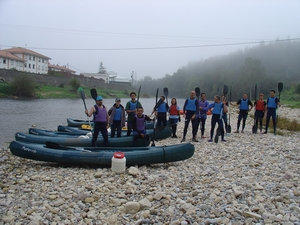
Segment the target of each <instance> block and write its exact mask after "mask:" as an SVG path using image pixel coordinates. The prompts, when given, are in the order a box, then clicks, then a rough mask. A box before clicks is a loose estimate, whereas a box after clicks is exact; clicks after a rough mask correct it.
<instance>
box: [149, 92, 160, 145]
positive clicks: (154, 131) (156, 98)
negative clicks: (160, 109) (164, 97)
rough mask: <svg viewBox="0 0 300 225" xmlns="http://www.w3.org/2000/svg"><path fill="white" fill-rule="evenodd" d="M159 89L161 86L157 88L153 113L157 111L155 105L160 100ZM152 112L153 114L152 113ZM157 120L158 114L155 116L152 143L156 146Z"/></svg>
mask: <svg viewBox="0 0 300 225" xmlns="http://www.w3.org/2000/svg"><path fill="white" fill-rule="evenodd" d="M158 91H159V88H157V89H156V95H155V106H154V109H153V112H152V114H153V113H154V111H155V107H156V106H157V100H158ZM152 114H151V115H152ZM155 121H156V116H154V121H153V122H154V127H153V128H154V130H153V138H152V144H151V146H155V143H154V140H155V135H156V124H155Z"/></svg>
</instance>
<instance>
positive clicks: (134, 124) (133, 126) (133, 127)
mask: <svg viewBox="0 0 300 225" xmlns="http://www.w3.org/2000/svg"><path fill="white" fill-rule="evenodd" d="M132 129H133V130H134V131H137V130H136V117H134V118H133V121H132Z"/></svg>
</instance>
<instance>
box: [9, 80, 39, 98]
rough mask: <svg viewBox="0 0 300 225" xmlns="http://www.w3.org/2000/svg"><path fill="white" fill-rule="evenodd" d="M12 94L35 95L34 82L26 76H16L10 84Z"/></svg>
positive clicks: (28, 96)
mask: <svg viewBox="0 0 300 225" xmlns="http://www.w3.org/2000/svg"><path fill="white" fill-rule="evenodd" d="M10 89H11V93H12V95H15V96H18V97H26V98H32V97H34V96H35V83H34V81H33V80H32V79H31V78H29V77H26V76H20V77H16V78H15V79H14V80H13V81H12V83H11V85H10Z"/></svg>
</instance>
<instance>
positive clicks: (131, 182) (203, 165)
mask: <svg viewBox="0 0 300 225" xmlns="http://www.w3.org/2000/svg"><path fill="white" fill-rule="evenodd" d="M284 110H285V109H284V108H283V109H281V110H280V111H281V112H280V113H284ZM290 111H291V115H292V116H293V117H292V118H295V119H297V120H299V110H290ZM232 113H233V112H232ZM236 119H237V114H236V113H235V114H232V116H231V125H232V131H234V130H235V128H236ZM252 124H253V119H251V118H250V117H249V118H248V123H247V126H246V128H245V133H243V134H241V133H240V134H234V133H231V134H230V135H226V136H225V139H226V140H227V142H226V143H223V142H219V143H218V144H215V143H208V139H207V138H206V139H202V140H199V142H197V143H193V144H194V145H195V154H194V156H193V157H192V158H190V159H188V160H185V161H181V162H174V163H168V164H157V165H152V166H142V167H130V168H128V169H127V170H126V172H125V173H123V174H115V173H113V172H111V170H110V169H101V168H99V169H97V168H88V167H84V168H83V167H81V168H79V167H65V166H59V165H56V164H52V163H45V162H37V161H32V160H27V159H21V158H18V157H15V156H13V155H12V154H11V153H10V151H9V149H8V147H7V146H5V147H4V148H3V149H1V151H0V224H53V225H54V224H172V225H180V224H182V225H185V224H288V225H292V224H300V207H299V205H300V186H299V185H300V178H299V174H300V164H299V162H300V161H299V159H300V157H299V156H300V155H299V152H300V144H299V143H300V134H299V132H298V133H291V132H288V133H287V132H285V134H284V135H277V136H274V135H273V134H271V133H270V134H267V135H264V134H256V135H253V134H252V133H251V127H252ZM182 130H183V121H182V122H181V123H180V124H179V128H178V132H177V134H178V136H179V138H178V139H173V138H168V139H166V140H162V141H158V142H157V143H156V144H157V145H171V144H178V143H180V140H181V137H182ZM209 130H210V117H209V118H208V120H207V122H206V133H205V136H208V135H209ZM187 141H191V132H190V131H189V132H188V136H187Z"/></svg>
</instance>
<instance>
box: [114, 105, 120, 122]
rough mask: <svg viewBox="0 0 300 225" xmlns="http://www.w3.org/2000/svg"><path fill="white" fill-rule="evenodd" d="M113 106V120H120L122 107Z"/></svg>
mask: <svg viewBox="0 0 300 225" xmlns="http://www.w3.org/2000/svg"><path fill="white" fill-rule="evenodd" d="M115 108H116V109H115V114H114V120H116V121H120V120H121V119H122V108H121V106H119V108H117V107H115Z"/></svg>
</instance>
